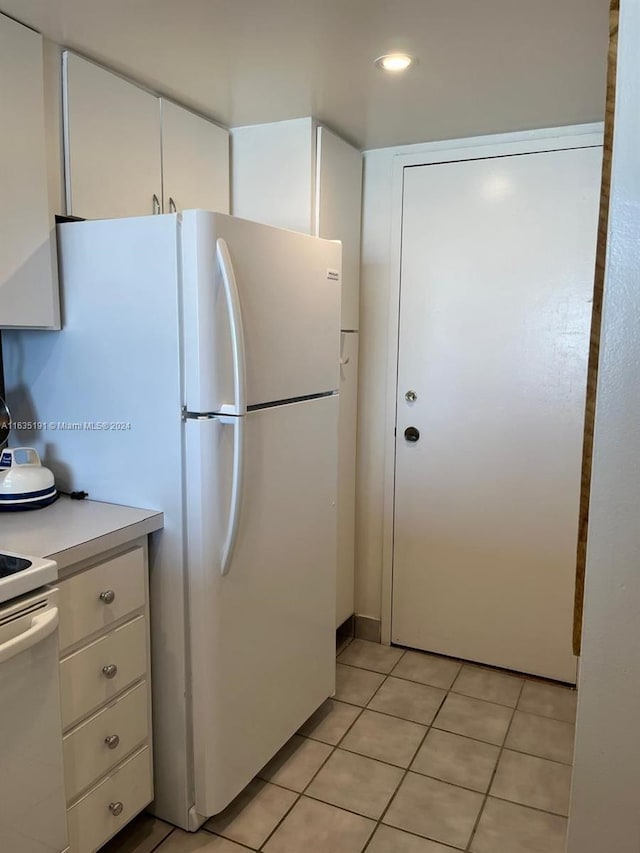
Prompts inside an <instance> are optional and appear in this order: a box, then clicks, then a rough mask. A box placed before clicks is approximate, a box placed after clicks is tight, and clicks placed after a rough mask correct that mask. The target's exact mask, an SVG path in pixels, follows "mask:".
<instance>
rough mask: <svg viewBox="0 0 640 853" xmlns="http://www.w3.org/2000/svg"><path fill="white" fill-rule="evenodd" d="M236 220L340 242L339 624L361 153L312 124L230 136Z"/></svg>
mask: <svg viewBox="0 0 640 853" xmlns="http://www.w3.org/2000/svg"><path fill="white" fill-rule="evenodd" d="M231 145H232V158H231V159H232V176H231V200H232V203H231V209H232V213H233V214H234V215H235V216H241V217H243V218H245V219H253V220H255V221H257V222H265V223H267V224H269V225H277V226H280V227H281V228H290V229H292V230H294V231H304V232H305V233H307V234H315V235H316V236H318V237H325V238H327V239H329V240H340V241H341V242H342V311H341V321H340V326H341V328H342V329H343V330H344V332H347V333H350V334H343V335H342V362H343V364H342V369H341V372H340V415H339V436H338V444H339V451H338V465H339V470H338V497H339V505H338V564H337V590H336V619H337V623H336V624H337V625H340V624H341V623H342V622H343V621H344V620H345V619H347V618H348V617H349V616H350V615H351V614H352V613H353V611H354V590H353V582H354V554H355V466H356V455H355V452H356V406H357V382H358V371H357V364H358V335H357V331H358V328H359V317H358V313H359V312H358V302H359V284H360V226H361V206H362V155H361V153H360V152H359V151H358V150H357V149H355V148H354V147H353V146H351V145H349V144H348V143H347V142H345V141H344V140H343V139H340V137H339V136H336V134H335V133H333V132H332V131H330V130H328V129H327V128H326V127H319V126H318V125H317V124H316V122H315V121H314V120H313V119H312V118H303V119H293V120H291V121H281V122H276V123H273V124H260V125H251V126H248V127H238V128H234V129H232V131H231Z"/></svg>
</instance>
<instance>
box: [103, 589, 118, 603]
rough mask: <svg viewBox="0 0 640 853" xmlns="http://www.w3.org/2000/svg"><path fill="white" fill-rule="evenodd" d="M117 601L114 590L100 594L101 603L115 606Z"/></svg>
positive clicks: (107, 590)
mask: <svg viewBox="0 0 640 853" xmlns="http://www.w3.org/2000/svg"><path fill="white" fill-rule="evenodd" d="M115 600H116V594H115V592H114V591H113V590H112V589H105V591H104V592H101V593H100V601H102V602H104V603H105V604H113V602H114V601H115Z"/></svg>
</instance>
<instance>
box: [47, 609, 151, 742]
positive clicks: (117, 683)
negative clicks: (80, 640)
mask: <svg viewBox="0 0 640 853" xmlns="http://www.w3.org/2000/svg"><path fill="white" fill-rule="evenodd" d="M114 666H115V667H116V670H115V674H114V675H113V676H112V677H108V675H107V673H106V672H105V670H104V668H105V667H114ZM146 668H147V626H146V620H145V618H144V616H138V617H137V618H136V619H134V620H133V621H131V622H127V623H126V624H125V625H121V626H120V627H119V628H116V630H115V631H112V632H111V633H110V634H107V635H106V636H104V637H100V639H99V640H95V641H94V642H93V643H90V644H89V645H88V646H85V647H84V648H83V649H80V650H79V651H77V652H74V653H73V654H72V655H69V657H67V658H64V660H62V661H60V693H61V696H62V726H63V728H68V727H69V726H70V725H72V724H73V723H75V722H76V720H79V719H80V718H81V717H83V716H84V715H85V714H88V713H89V712H90V711H93V710H94V708H97V707H98V706H99V705H102V704H104V703H105V702H108V701H109V700H110V699H113V697H114V696H115V695H116V694H117V693H119V692H120V691H121V690H124V688H125V687H128V685H129V684H131V683H132V682H134V681H136V680H137V679H138V678H140V677H141V676H143V675H144V673H145V671H146Z"/></svg>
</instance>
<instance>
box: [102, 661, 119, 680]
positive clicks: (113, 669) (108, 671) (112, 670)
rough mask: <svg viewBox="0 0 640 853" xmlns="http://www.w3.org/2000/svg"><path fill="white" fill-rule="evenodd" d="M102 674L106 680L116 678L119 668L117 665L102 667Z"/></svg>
mask: <svg viewBox="0 0 640 853" xmlns="http://www.w3.org/2000/svg"><path fill="white" fill-rule="evenodd" d="M102 673H103V675H104V677H105V678H115V677H116V675H117V674H118V667H117V666H116V665H115V663H109V664H107V665H106V666H103V667H102Z"/></svg>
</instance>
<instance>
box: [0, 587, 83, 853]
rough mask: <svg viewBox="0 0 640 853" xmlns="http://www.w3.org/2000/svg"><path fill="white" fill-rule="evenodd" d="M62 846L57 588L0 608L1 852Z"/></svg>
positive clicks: (58, 852)
mask: <svg viewBox="0 0 640 853" xmlns="http://www.w3.org/2000/svg"><path fill="white" fill-rule="evenodd" d="M66 849H67V826H66V802H65V794H64V774H63V764H62V723H61V719H60V684H59V675H58V608H57V590H51V589H46V588H45V589H43V590H41V591H40V593H39V594H38V593H35V594H31V595H28V596H23V597H22V598H20V599H18V600H17V601H15V600H14V601H13V602H8V603H7V604H3V605H0V850H3V851H4V850H6V851H9V850H10V851H11V853H62V851H64V850H66Z"/></svg>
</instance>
